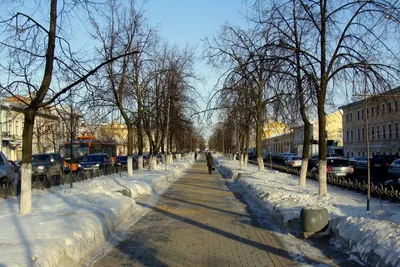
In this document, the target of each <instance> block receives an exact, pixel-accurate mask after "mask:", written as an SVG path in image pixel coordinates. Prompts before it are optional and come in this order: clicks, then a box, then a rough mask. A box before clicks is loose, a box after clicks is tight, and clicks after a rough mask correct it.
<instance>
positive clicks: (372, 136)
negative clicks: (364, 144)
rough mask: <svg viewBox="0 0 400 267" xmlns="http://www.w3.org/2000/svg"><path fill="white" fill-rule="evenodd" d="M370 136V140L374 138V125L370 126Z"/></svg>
mask: <svg viewBox="0 0 400 267" xmlns="http://www.w3.org/2000/svg"><path fill="white" fill-rule="evenodd" d="M371 138H372V140H374V139H375V127H374V126H372V127H371Z"/></svg>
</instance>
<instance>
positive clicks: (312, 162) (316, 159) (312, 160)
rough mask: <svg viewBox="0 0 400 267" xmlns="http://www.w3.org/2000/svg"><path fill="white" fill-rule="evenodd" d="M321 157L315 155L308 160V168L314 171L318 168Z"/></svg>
mask: <svg viewBox="0 0 400 267" xmlns="http://www.w3.org/2000/svg"><path fill="white" fill-rule="evenodd" d="M318 162H319V155H314V156H312V157H311V158H309V159H308V168H309V169H312V168H315V167H317V166H318Z"/></svg>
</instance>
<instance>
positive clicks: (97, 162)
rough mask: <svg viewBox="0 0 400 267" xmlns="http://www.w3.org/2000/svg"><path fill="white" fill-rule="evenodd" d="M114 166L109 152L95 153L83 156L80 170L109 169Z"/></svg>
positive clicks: (79, 166)
mask: <svg viewBox="0 0 400 267" xmlns="http://www.w3.org/2000/svg"><path fill="white" fill-rule="evenodd" d="M111 168H112V161H111V158H110V156H109V155H108V154H107V153H94V154H89V155H86V156H83V158H82V161H81V162H80V163H79V165H78V171H89V170H98V171H107V170H108V169H111Z"/></svg>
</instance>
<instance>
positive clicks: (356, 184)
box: [250, 161, 400, 202]
mask: <svg viewBox="0 0 400 267" xmlns="http://www.w3.org/2000/svg"><path fill="white" fill-rule="evenodd" d="M250 163H254V164H256V162H253V161H251V162H250ZM265 167H269V168H270V167H271V165H270V164H269V163H266V164H265ZM272 169H275V170H279V171H282V172H285V173H291V174H296V175H300V169H298V168H292V167H288V166H284V165H279V164H272ZM307 178H310V179H314V180H318V174H317V173H312V172H307ZM327 180H328V184H332V185H335V186H338V187H341V188H346V189H350V190H353V191H356V192H359V193H364V194H367V190H368V183H367V182H365V181H357V180H355V179H353V178H351V177H336V176H332V175H329V174H328V175H327ZM370 190H371V195H372V196H375V197H379V198H381V199H387V200H391V201H395V202H400V191H399V190H397V189H395V188H394V187H393V186H391V185H389V186H388V185H383V184H382V183H379V182H378V183H376V182H371V184H370Z"/></svg>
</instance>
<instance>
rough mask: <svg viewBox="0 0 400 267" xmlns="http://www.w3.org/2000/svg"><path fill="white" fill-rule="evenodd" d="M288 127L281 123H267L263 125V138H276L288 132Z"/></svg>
mask: <svg viewBox="0 0 400 267" xmlns="http://www.w3.org/2000/svg"><path fill="white" fill-rule="evenodd" d="M289 129H290V127H289V126H288V125H286V124H284V123H282V122H277V121H274V122H268V123H267V124H265V125H264V136H263V138H265V139H268V138H271V137H274V136H278V135H281V134H284V133H287V132H288V131H289Z"/></svg>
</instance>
